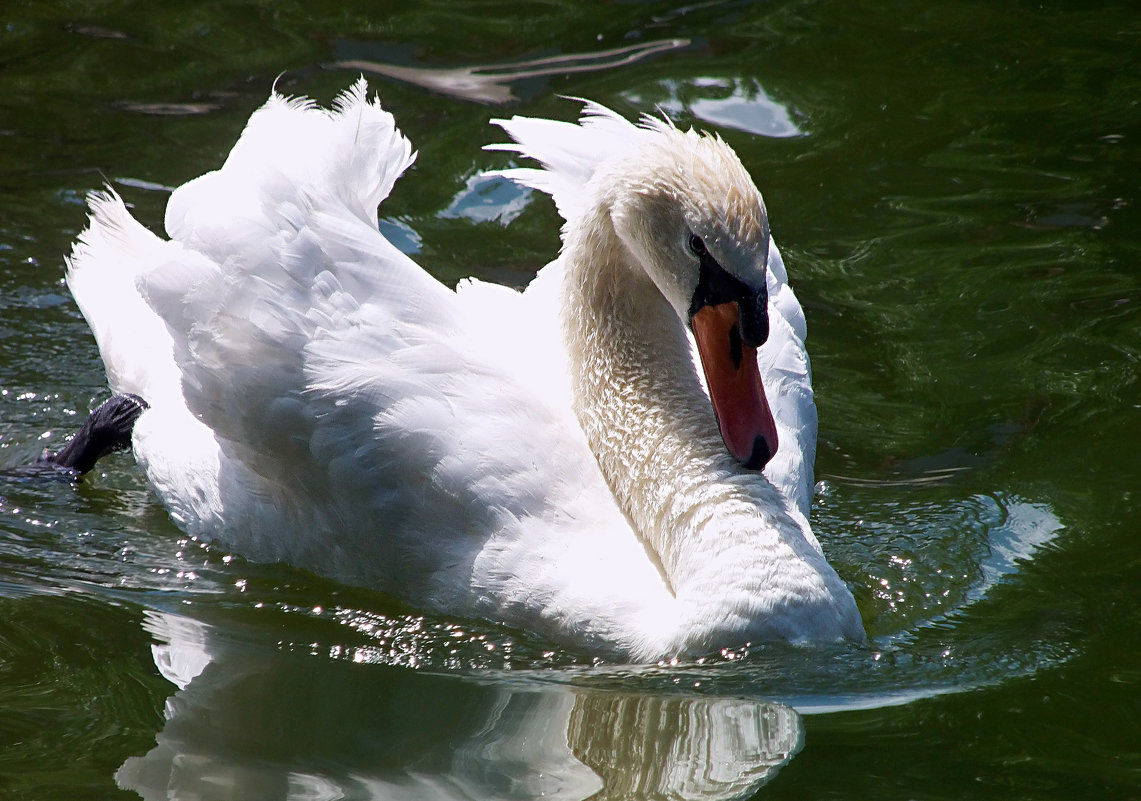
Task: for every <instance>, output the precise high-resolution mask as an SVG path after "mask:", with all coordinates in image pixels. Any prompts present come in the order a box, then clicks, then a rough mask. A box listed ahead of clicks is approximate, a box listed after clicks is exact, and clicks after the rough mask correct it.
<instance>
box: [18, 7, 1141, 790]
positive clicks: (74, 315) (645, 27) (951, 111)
mask: <svg viewBox="0 0 1141 801" xmlns="http://www.w3.org/2000/svg"><path fill="white" fill-rule="evenodd" d="M1139 48H1141V17H1138V16H1137V14H1136V11H1135V9H1133V8H1132V7H1131V5H1130V4H1128V3H1124V2H1122V3H1112V2H1107V3H1099V4H1097V6H1096V7H1090V6H1089V5H1088V4H1085V3H1082V4H1079V3H1066V2H1046V3H1036V4H1031V3H1005V4H986V3H949V2H935V3H917V2H913V1H912V0H898V1H897V2H889V3H874V4H873V3H867V2H847V3H838V2H837V3H828V2H770V3H755V4H749V3H736V2H713V3H703V4H695V5H681V4H669V3H655V2H648V3H602V4H588V3H583V4H580V3H531V4H528V3H524V4H518V3H512V4H494V3H493V4H487V3H463V2H433V3H422V4H407V3H405V4H396V3H377V2H370V3H359V4H343V3H341V4H324V3H288V2H284V3H274V4H261V3H243V4H231V3H169V4H161V5H158V6H147V7H146V9H143V8H142V7H141V6H139V5H138V4H133V3H127V2H112V3H106V4H100V5H98V6H96V5H94V4H79V5H76V4H64V3H53V2H47V3H38V4H35V5H33V6H31V7H29V8H26V9H20V10H14V11H12V12H10V13H9V14H8V15H7V18H6V20H5V25H4V27H3V29H0V54H2V62H0V63H2V69H0V154H2V156H3V159H2V161H0V164H2V165H3V166H2V167H0V334H2V338H0V465H3V466H5V467H12V466H16V465H19V464H22V463H24V462H26V461H28V460H30V459H31V458H34V456H35V455H36V454H37V453H39V451H40V450H41V449H42V448H44V447H46V446H56V447H57V446H58V444H59V442H61V441H62V439H64V438H65V437H66V436H68V434H69V433H70V432H71V431H72V430H73V429H74V428H75V427H76V426H77V425H78V423H79V421H80V420H81V419H82V417H83V415H85V414H86V413H87V411H88V410H89V409H91V408H92V407H93V406H94V405H95V404H96V403H98V402H99V401H100V400H101V399H103V398H104V397H105V396H106V388H105V387H106V385H105V379H104V376H103V374H102V368H101V365H100V362H99V359H98V355H97V353H96V351H95V346H94V342H93V341H92V339H91V337H90V334H89V332H88V331H87V328H86V325H85V324H84V322H83V320H82V318H81V317H80V315H79V313H78V310H77V309H76V308H75V306H74V304H73V303H72V302H71V300H70V299H69V296H68V294H67V291H66V288H65V287H64V286H63V284H62V276H63V270H64V265H63V256H64V255H65V254H66V253H67V252H68V250H69V249H70V243H71V241H72V240H73V238H74V237H75V235H76V234H77V233H78V231H79V230H81V228H82V227H83V225H84V214H85V212H84V208H83V197H84V195H85V194H86V193H87V192H88V191H90V190H91V189H94V188H97V187H99V186H101V185H103V184H104V183H110V184H111V185H113V186H115V188H116V189H117V190H118V191H120V192H121V193H122V194H123V196H124V197H125V198H126V199H127V200H128V202H129V203H130V204H132V206H133V207H134V211H135V213H136V215H137V216H138V217H139V218H140V219H141V220H142V221H143V222H144V223H146V224H147V225H149V226H151V227H152V228H154V229H156V230H159V229H160V227H161V220H162V210H163V207H164V204H165V200H166V197H167V194H168V192H169V187H172V186H176V185H178V184H180V183H182V182H184V181H186V180H188V179H190V178H192V177H194V176H196V175H198V174H200V173H202V172H204V171H206V170H209V169H212V168H214V167H215V166H217V165H218V164H219V163H220V161H221V159H222V158H224V156H225V154H226V152H227V151H228V149H229V146H230V145H231V144H232V143H233V141H234V139H235V138H236V136H237V134H238V132H239V131H240V129H241V126H242V125H243V123H244V121H245V119H246V118H247V117H248V115H249V113H250V112H251V111H252V110H253V109H254V108H256V107H257V106H258V105H259V104H260V103H261V102H262V101H263V100H264V98H265V97H266V95H267V93H268V90H269V87H270V86H271V85H272V84H273V82H274V81H275V80H276V81H277V85H278V87H279V89H281V90H282V91H285V92H288V93H296V94H308V95H311V96H313V97H315V98H316V99H318V100H319V101H321V102H328V101H329V100H331V99H332V97H334V96H335V94H336V93H337V92H338V91H340V90H341V89H343V88H344V87H345V86H347V85H348V84H349V83H350V82H351V81H352V80H353V79H354V77H355V76H356V75H357V74H359V72H360V71H361V70H362V69H369V70H370V72H369V75H370V80H371V83H372V86H373V87H374V88H375V89H377V90H378V91H379V92H380V94H381V96H382V98H383V100H384V103H385V105H386V107H388V108H389V109H390V110H392V111H393V112H394V113H395V114H396V117H397V119H398V122H399V123H400V125H401V126H402V127H403V129H404V130H405V132H406V133H407V134H408V135H409V136H410V138H411V139H412V141H413V143H414V144H415V146H416V147H417V149H418V150H419V151H420V158H419V161H418V162H417V164H416V166H415V167H414V168H413V169H412V170H411V171H410V172H409V173H408V174H407V175H406V176H405V178H404V179H403V180H402V181H401V183H400V184H399V185H398V187H397V189H396V191H395V192H394V194H393V196H392V197H391V198H390V200H389V201H387V202H386V203H385V205H384V207H383V208H382V209H381V216H382V226H383V229H384V231H385V232H386V234H388V235H390V236H391V237H392V238H393V240H394V241H396V242H397V243H398V244H399V245H400V246H401V247H402V248H403V249H405V250H407V251H408V252H410V253H413V254H414V255H415V258H417V259H418V260H419V261H420V262H421V263H422V264H424V265H425V266H426V267H428V268H429V269H431V270H432V271H433V272H434V273H435V274H436V275H438V276H440V277H441V278H442V279H443V280H445V281H455V280H458V279H459V278H462V277H465V276H467V275H470V274H473V273H474V274H476V275H479V276H481V277H484V278H487V279H491V280H499V281H504V282H507V283H511V284H523V283H525V282H526V280H527V278H528V277H529V275H531V274H532V273H533V271H534V270H535V269H536V268H537V267H538V266H540V265H542V264H543V263H545V262H546V261H547V260H549V259H550V258H552V257H553V255H554V254H555V252H556V251H557V247H558V238H557V229H558V220H557V217H556V216H555V214H554V211H553V209H552V208H551V207H550V205H549V203H547V202H546V201H545V200H543V199H541V198H538V197H533V196H532V195H530V194H529V193H526V192H521V191H518V190H516V189H514V188H513V187H510V186H508V185H503V184H496V183H494V182H490V181H487V180H486V179H483V178H481V177H480V174H481V173H482V172H483V171H485V170H488V169H493V168H497V167H502V166H504V165H505V164H507V156H506V155H505V154H497V153H485V152H483V151H481V150H480V147H481V146H482V145H483V144H486V143H488V142H491V141H493V140H495V138H496V136H497V134H496V132H495V130H494V129H492V128H491V127H489V126H488V124H487V121H488V119H489V118H491V117H495V116H502V115H508V114H513V113H523V114H537V115H548V116H556V117H562V118H570V117H572V116H573V115H574V113H575V106H574V105H573V104H572V103H569V102H568V101H566V100H563V99H560V97H559V96H560V95H570V96H583V97H590V98H593V99H596V100H599V101H601V102H603V103H606V104H608V105H610V106H612V107H614V108H616V109H617V110H619V111H621V112H622V113H626V114H629V115H635V114H638V113H642V112H654V110H655V109H656V108H660V109H663V110H665V111H666V112H668V113H669V114H670V115H671V116H673V117H674V118H675V119H677V120H678V122H679V123H681V124H685V125H694V126H698V127H702V128H706V129H709V130H715V131H717V132H719V133H720V134H721V135H722V136H724V137H725V138H726V139H727V140H728V141H729V142H730V143H731V144H732V145H733V146H734V148H736V149H737V150H738V152H739V153H740V154H741V156H742V158H743V160H744V161H745V163H746V165H747V166H748V167H749V169H750V170H751V172H752V173H753V174H754V176H755V177H756V178H757V182H758V184H759V186H760V187H761V189H762V191H763V192H764V194H765V198H766V202H767V204H768V208H769V211H770V214H771V216H772V226H773V231H774V235H775V236H776V238H777V240H778V241H779V242H780V244H781V247H782V251H783V252H784V255H785V260H786V263H787V265H788V267H789V273H790V276H791V279H792V281H793V283H794V286H795V287H796V290H797V293H798V295H799V297H800V298H801V301H802V303H803V304H804V306H805V309H806V313H807V317H808V325H809V332H810V336H809V348H810V351H811V354H812V357H813V368H814V378H815V385H816V391H817V401H818V406H819V410H820V420H821V432H820V434H821V436H820V445H819V450H818V456H817V478H818V480H819V481H820V485H819V487H818V493H817V499H816V504H815V507H814V511H813V521H812V522H813V526H814V529H815V530H816V532H817V534H818V536H819V538H820V540H821V542H822V544H823V545H824V547H825V549H826V551H827V553H828V554H829V557H830V559H831V560H832V562H833V563H834V564H835V565H836V566H837V569H838V570H839V571H840V573H841V575H842V577H843V578H844V579H845V580H846V581H847V582H848V583H849V584H850V586H851V587H852V589H853V591H854V592H855V594H856V597H857V600H858V602H859V605H860V609H861V612H862V614H863V617H864V620H865V623H866V625H867V628H868V632H869V635H870V637H871V643H870V645H869V646H868V647H866V648H864V647H860V648H854V647H843V648H830V649H828V648H826V649H795V648H779V647H766V648H751V649H744V650H742V651H740V652H725V653H721V654H712V655H710V657H709V658H707V659H705V660H702V661H700V662H697V663H692V664H678V665H659V666H648V667H638V668H631V667H626V666H620V665H609V664H601V663H596V662H594V661H592V660H591V659H590V658H589V657H587V656H585V655H582V654H576V653H569V652H566V651H563V650H561V649H558V648H556V647H554V646H552V645H551V644H550V643H546V642H542V641H539V640H537V639H536V638H534V637H532V636H530V635H528V634H526V633H524V632H520V631H513V630H504V629H502V628H500V627H496V626H494V625H491V624H481V623H476V622H472V621H464V620H448V619H439V618H432V617H424V616H422V615H420V614H419V613H418V612H417V611H416V610H414V609H407V608H403V607H400V606H399V605H397V604H394V603H393V602H392V601H391V600H389V599H387V598H385V597H384V596H382V595H380V594H377V593H372V592H368V591H364V590H358V589H351V588H346V587H343V586H340V585H337V584H335V583H333V582H329V581H326V580H323V579H320V578H317V577H314V576H312V575H309V574H307V573H305V572H304V571H301V570H296V569H293V568H288V567H283V566H280V565H257V564H252V563H249V562H247V561H245V560H243V559H242V558H240V557H239V556H236V555H234V554H231V553H229V552H228V551H227V550H226V549H225V547H224V546H222V545H209V546H208V545H205V544H202V543H198V542H194V541H192V540H189V539H187V538H186V537H185V536H184V535H182V534H181V533H180V532H179V531H178V530H177V528H176V527H175V526H174V525H173V524H172V523H171V522H170V520H169V518H168V517H167V516H166V513H165V512H164V511H163V509H162V508H161V507H160V506H159V505H158V503H157V502H156V501H155V499H154V497H153V496H152V495H151V494H150V493H149V491H148V490H147V488H146V485H145V482H144V480H143V479H142V477H141V475H140V474H139V472H138V470H137V469H136V468H135V467H134V465H133V463H132V461H131V459H130V458H129V457H126V456H121V457H116V458H114V459H112V460H109V461H107V462H105V463H103V464H102V465H101V469H100V474H99V475H98V476H95V477H93V479H92V480H90V481H87V482H84V483H83V484H81V485H79V486H72V485H70V484H68V483H64V482H43V481H34V480H29V479H28V478H27V477H25V476H20V475H10V476H9V477H7V478H3V479H0V499H2V500H0V789H2V790H3V792H4V793H5V794H6V795H7V796H8V797H13V798H36V799H48V798H60V799H65V798H66V799H71V798H138V797H140V796H142V797H144V798H148V799H150V798H198V797H202V798H219V799H222V798H226V799H228V798H285V797H293V798H330V799H331V798H342V797H345V798H369V797H379V798H427V797H437V798H454V797H471V798H531V797H537V796H538V795H540V794H555V795H559V796H561V797H566V798H586V797H592V796H594V797H603V798H623V797H706V798H731V797H753V796H755V797H758V798H766V797H771V798H782V797H788V798H805V797H825V796H827V797H837V798H860V799H864V798H881V797H882V798H944V797H946V798H962V797H971V798H991V797H993V798H1002V799H1009V798H1098V799H1100V798H1107V797H1116V798H1123V797H1133V796H1135V795H1137V794H1138V792H1139V790H1138V788H1141V748H1139V747H1138V745H1137V744H1138V743H1139V742H1141V687H1139V684H1141V612H1139V611H1138V610H1139V609H1141V590H1139V589H1138V587H1139V586H1141V585H1139V583H1138V580H1139V579H1141V545H1138V543H1139V542H1141V537H1139V536H1138V534H1139V533H1141V530H1139V524H1138V522H1137V521H1138V519H1141V499H1139V498H1138V496H1137V484H1138V472H1139V471H1138V457H1137V450H1138V444H1139V443H1141V388H1139V387H1138V372H1139V357H1141V313H1139V310H1138V306H1139V303H1141V277H1139V273H1138V263H1139V257H1141V233H1139V232H1141V219H1139V215H1138V207H1137V200H1138V198H1137V189H1138V186H1139V185H1141V167H1139V158H1138V153H1139V150H1138V144H1139V141H1141V77H1139V76H1141V65H1139V61H1138V57H1137V53H1138V52H1141V49H1139ZM346 62H352V63H353V66H352V67H351V68H349V67H347V66H344V65H345V63H346ZM369 64H371V65H373V66H372V67H369V66H368V65H369Z"/></svg>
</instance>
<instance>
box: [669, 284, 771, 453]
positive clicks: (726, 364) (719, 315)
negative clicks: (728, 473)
mask: <svg viewBox="0 0 1141 801" xmlns="http://www.w3.org/2000/svg"><path fill="white" fill-rule="evenodd" d="M740 321H741V311H740V308H739V307H738V306H737V304H736V303H735V302H730V303H719V304H717V305H716V306H703V307H702V308H700V309H698V310H697V312H696V313H695V314H694V315H693V316H692V317H691V318H690V326H691V327H692V328H693V336H694V338H695V339H696V340H697V352H698V354H699V355H700V356H701V366H702V367H703V368H704V369H705V382H706V384H707V385H708V386H709V397H710V399H711V400H712V401H713V413H714V414H715V415H716V416H717V425H718V426H720V428H721V438H722V439H723V440H725V447H726V448H728V449H729V453H731V454H732V455H733V456H734V458H736V459H737V460H738V461H739V462H741V464H742V465H744V466H745V467H748V468H750V469H753V470H760V469H761V468H762V467H764V466H765V464H766V463H767V462H768V461H769V459H771V458H772V457H773V455H774V454H775V453H776V452H777V427H776V423H775V422H774V421H773V413H772V410H771V409H769V402H768V400H767V399H766V398H765V388H764V386H763V385H762V384H761V371H760V368H758V367H757V349H756V348H755V347H751V346H749V345H746V344H744V343H743V342H742V341H741V331H740Z"/></svg>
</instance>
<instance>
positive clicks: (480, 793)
mask: <svg viewBox="0 0 1141 801" xmlns="http://www.w3.org/2000/svg"><path fill="white" fill-rule="evenodd" d="M145 625H146V627H147V628H148V629H149V630H150V631H151V632H152V633H153V634H154V635H155V637H156V639H157V640H158V643H156V644H155V645H154V646H153V652H154V658H155V664H156V665H157V666H158V668H159V670H160V671H161V672H162V674H163V675H164V676H165V677H166V678H168V679H169V680H170V681H171V682H173V683H174V684H175V685H176V686H177V687H178V688H179V689H178V691H177V692H176V693H175V694H174V695H172V696H171V697H170V698H169V699H168V700H167V703H166V709H165V717H166V722H165V724H164V726H163V729H162V731H160V732H159V733H158V734H157V736H156V745H155V747H154V748H153V749H151V751H150V752H148V753H147V754H146V755H144V756H141V757H132V758H130V759H128V760H127V761H126V763H124V765H123V766H122V767H121V768H120V770H119V772H118V773H117V775H116V779H117V780H118V782H119V784H120V786H121V787H123V788H124V789H129V790H134V791H136V792H137V793H139V794H140V795H141V796H142V797H143V798H145V799H148V801H149V800H150V799H191V798H202V797H209V798H213V799H219V801H225V799H248V798H270V797H272V798H287V799H356V798H360V799H460V798H473V799H476V798H478V799H498V798H503V799H526V798H539V797H548V796H553V797H557V798H566V799H585V798H590V797H596V798H646V799H654V798H674V799H683V798H708V799H722V798H724V799H729V798H742V797H747V796H748V795H750V794H752V793H753V792H755V791H756V789H757V788H758V787H759V786H760V785H761V784H763V783H764V782H765V781H766V780H767V779H769V778H771V777H772V776H773V775H774V774H775V773H776V771H777V770H779V769H780V768H781V767H782V766H783V765H784V764H786V763H787V762H788V761H789V760H790V759H791V758H792V756H793V755H794V754H795V753H796V752H797V751H798V750H799V749H800V746H801V743H802V737H803V733H802V728H801V723H800V718H799V716H798V715H797V713H796V712H794V711H793V710H792V709H791V708H789V707H787V706H781V705H777V704H770V703H765V702H758V701H745V700H738V699H734V698H708V699H707V698H691V697H679V696H669V695H654V694H648V695H647V694H640V693H630V692H620V691H605V690H592V689H585V688H580V687H566V686H546V685H537V684H534V683H527V682H524V681H510V680H507V681H504V680H503V676H502V674H500V675H499V677H498V680H497V681H495V682H492V681H490V680H487V679H485V680H482V681H481V680H478V679H479V677H478V675H476V676H470V675H469V676H468V677H466V678H464V677H460V676H455V675H451V676H441V675H433V674H429V673H427V672H423V671H412V670H406V669H401V668H391V667H384V666H377V665H354V664H351V663H348V662H344V661H336V660H333V661H330V660H323V659H319V658H314V657H311V656H307V655H303V654H297V653H287V652H282V651H280V650H277V649H275V648H272V647H268V646H266V645H264V644H253V643H250V642H243V640H242V638H241V637H240V636H234V634H233V633H232V632H225V633H224V632H222V631H221V630H220V629H216V628H214V627H211V626H208V625H206V624H203V623H201V622H198V621H195V620H191V619H188V618H185V617H180V616H176V615H171V614H167V613H159V612H148V613H147V614H146V624H145Z"/></svg>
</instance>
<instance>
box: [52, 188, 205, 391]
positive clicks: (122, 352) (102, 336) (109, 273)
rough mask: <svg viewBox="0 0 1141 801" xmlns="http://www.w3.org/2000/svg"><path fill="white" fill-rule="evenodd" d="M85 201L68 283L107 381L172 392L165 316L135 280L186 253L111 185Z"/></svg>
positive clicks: (119, 387) (120, 387) (174, 381)
mask: <svg viewBox="0 0 1141 801" xmlns="http://www.w3.org/2000/svg"><path fill="white" fill-rule="evenodd" d="M88 204H89V206H90V208H91V214H90V217H89V225H88V228H87V230H85V231H84V232H83V233H82V234H80V236H79V239H78V241H77V242H76V244H75V246H74V248H73V249H72V253H71V255H70V256H69V257H68V259H67V265H68V272H67V285H68V288H69V289H70V290H71V293H72V295H73V296H74V297H75V300H76V302H77V303H78V304H79V308H80V311H82V312H83V316H84V317H85V318H86V319H87V322H88V324H89V325H90V326H91V330H92V332H93V333H94V335H95V341H96V344H97V345H98V346H99V352H100V354H101V355H102V356H103V362H104V364H105V365H106V368H107V380H108V382H109V383H110V385H111V389H112V390H114V391H115V392H116V393H131V394H135V395H139V396H141V397H143V398H146V399H147V400H148V401H150V402H153V401H154V400H155V399H156V396H161V395H163V394H164V393H168V392H177V391H178V386H179V377H178V370H177V368H176V367H175V364H174V360H173V357H172V344H171V337H170V334H169V332H168V331H167V327H166V324H165V323H164V322H163V320H162V319H161V318H160V317H159V316H158V314H156V313H155V312H154V310H153V309H151V308H150V306H148V305H147V303H146V301H145V300H144V299H143V296H142V295H141V294H140V292H139V285H140V283H141V282H142V281H143V280H144V279H145V277H146V275H147V273H148V272H149V271H150V270H152V269H153V268H154V267H156V266H158V265H161V264H163V263H165V262H167V261H170V260H172V259H180V258H186V254H183V253H182V248H181V247H180V246H179V245H177V244H174V243H170V242H164V241H163V240H161V239H159V238H158V237H156V236H155V235H154V234H152V233H151V232H150V231H148V230H147V229H146V228H144V227H143V226H142V225H140V224H139V223H138V222H136V221H135V220H134V218H132V217H131V215H130V213H129V212H128V211H127V208H126V206H124V205H123V201H122V200H121V199H120V198H119V196H118V195H117V194H115V193H114V192H113V191H110V190H108V191H105V192H93V193H92V194H91V195H90V196H89V197H88Z"/></svg>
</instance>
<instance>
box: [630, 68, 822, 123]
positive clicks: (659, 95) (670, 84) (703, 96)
mask: <svg viewBox="0 0 1141 801" xmlns="http://www.w3.org/2000/svg"><path fill="white" fill-rule="evenodd" d="M623 97H625V98H626V100H628V101H629V102H630V103H632V104H634V105H635V106H643V107H648V106H657V107H658V108H660V109H661V110H662V111H664V112H665V113H666V114H668V115H669V116H670V117H671V118H674V119H677V118H678V117H680V116H683V115H684V114H686V113H687V112H688V113H689V114H690V115H692V116H694V117H696V118H697V119H699V120H703V121H705V122H708V123H711V124H712V125H716V126H718V127H721V128H733V129H735V130H738V131H744V132H745V133H751V134H755V135H757V136H768V137H774V138H784V137H789V136H801V135H803V133H804V132H803V131H802V130H801V129H800V127H799V126H798V125H797V124H796V123H795V122H794V121H793V119H792V112H791V111H790V109H789V108H788V106H786V105H784V104H783V103H781V102H779V101H777V100H774V99H773V98H771V97H770V96H769V94H768V92H766V91H765V90H764V88H763V87H762V86H761V84H760V82H758V81H757V80H756V79H753V78H714V77H706V78H695V79H690V80H686V81H678V80H662V81H659V82H658V83H657V84H656V85H655V86H654V87H653V88H652V89H650V90H642V91H639V92H626V93H625V94H624V95H623Z"/></svg>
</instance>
